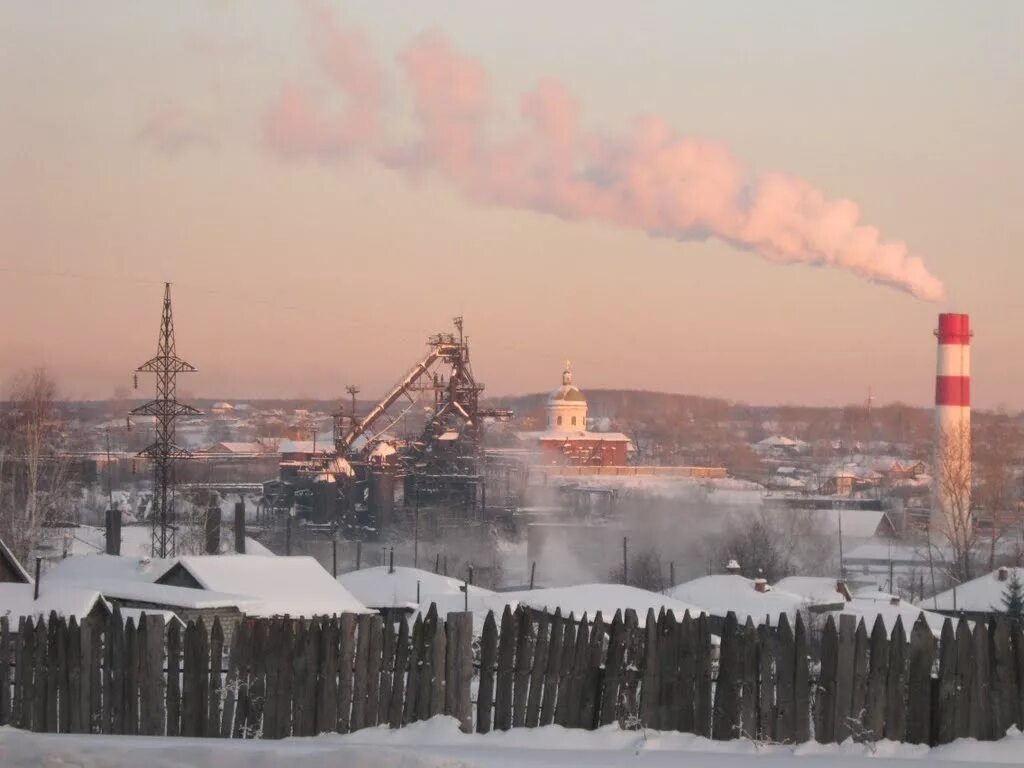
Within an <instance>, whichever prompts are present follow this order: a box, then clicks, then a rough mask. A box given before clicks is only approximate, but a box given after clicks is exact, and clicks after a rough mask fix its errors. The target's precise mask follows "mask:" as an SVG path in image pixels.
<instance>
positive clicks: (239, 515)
mask: <svg viewBox="0 0 1024 768" xmlns="http://www.w3.org/2000/svg"><path fill="white" fill-rule="evenodd" d="M235 552H237V553H238V554H240V555H244V554H245V502H244V501H236V502H235Z"/></svg>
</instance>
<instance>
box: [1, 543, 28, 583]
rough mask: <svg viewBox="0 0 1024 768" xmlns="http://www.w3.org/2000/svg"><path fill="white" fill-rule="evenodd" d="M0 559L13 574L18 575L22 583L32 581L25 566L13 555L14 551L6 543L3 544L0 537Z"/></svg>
mask: <svg viewBox="0 0 1024 768" xmlns="http://www.w3.org/2000/svg"><path fill="white" fill-rule="evenodd" d="M0 560H2V561H3V562H5V563H7V567H8V568H10V569H11V571H13V572H14V575H15V576H17V577H19V579H20V580H21V582H22V583H23V584H31V583H33V579H32V577H31V576H29V575H28V571H26V570H25V566H23V565H22V564H21V562H20V561H19V560H18V558H16V557H15V556H14V553H13V552H11V550H10V549H8V547H7V545H6V544H4V540H3V539H0Z"/></svg>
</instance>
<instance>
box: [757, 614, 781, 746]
mask: <svg viewBox="0 0 1024 768" xmlns="http://www.w3.org/2000/svg"><path fill="white" fill-rule="evenodd" d="M777 655H778V641H777V638H776V636H775V632H773V631H772V628H771V627H770V626H768V625H767V624H762V625H760V626H759V627H758V628H757V693H758V701H757V722H758V727H757V738H759V739H762V740H764V741H775V726H776V710H775V699H776V694H777V693H778V677H777V675H776V656H777Z"/></svg>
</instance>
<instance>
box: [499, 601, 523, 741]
mask: <svg viewBox="0 0 1024 768" xmlns="http://www.w3.org/2000/svg"><path fill="white" fill-rule="evenodd" d="M517 629H518V624H517V621H516V617H515V616H514V615H513V614H512V609H511V608H510V607H509V606H507V605H506V606H505V610H504V611H502V614H501V631H500V633H499V635H498V671H497V676H496V680H495V690H494V728H495V729H496V730H499V731H507V730H508V729H509V728H511V727H512V688H513V683H514V679H515V653H516V640H517Z"/></svg>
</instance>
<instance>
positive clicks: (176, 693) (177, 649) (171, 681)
mask: <svg viewBox="0 0 1024 768" xmlns="http://www.w3.org/2000/svg"><path fill="white" fill-rule="evenodd" d="M108 642H109V640H108ZM181 645H182V643H181V630H180V628H179V626H178V623H177V622H172V623H171V626H170V627H168V629H167V735H168V736H178V735H180V734H181ZM108 658H109V657H108ZM104 712H106V706H104Z"/></svg>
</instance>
